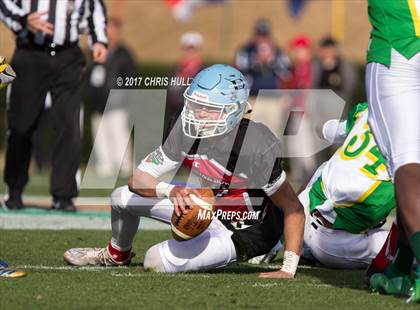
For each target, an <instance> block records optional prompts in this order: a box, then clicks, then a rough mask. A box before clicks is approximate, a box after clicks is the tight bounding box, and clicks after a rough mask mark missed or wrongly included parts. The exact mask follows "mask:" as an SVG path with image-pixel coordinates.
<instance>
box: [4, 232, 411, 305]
mask: <svg viewBox="0 0 420 310" xmlns="http://www.w3.org/2000/svg"><path fill="white" fill-rule="evenodd" d="M0 236H1V238H0V252H1V255H3V258H4V259H7V260H8V261H9V262H12V263H13V264H15V265H17V266H19V267H22V268H25V269H26V270H27V271H28V276H27V277H25V278H21V279H5V278H0V309H2V310H5V309H99V308H100V309H108V308H109V309H111V308H112V309H165V308H166V309H188V308H194V309H217V308H218V309H235V308H246V309H256V308H264V309H341V310H343V309H393V310H395V309H402V308H409V309H415V308H416V306H405V304H404V300H403V299H398V298H394V297H388V296H380V295H376V294H371V293H370V292H369V291H367V290H366V289H364V287H363V281H362V279H363V272H362V271H337V270H327V269H322V268H314V267H313V268H309V267H306V268H304V267H302V268H299V270H298V275H297V278H296V279H294V280H272V279H259V278H258V273H259V272H261V271H268V270H273V269H276V268H278V267H279V264H280V262H281V259H280V258H278V259H276V260H275V261H274V263H273V264H271V265H264V266H253V265H249V264H245V263H242V264H232V265H230V266H228V267H225V268H223V269H220V270H217V271H211V272H205V273H186V274H156V273H150V272H144V270H143V267H142V261H143V257H144V253H145V251H146V249H147V248H148V247H150V246H151V245H153V244H154V243H156V242H159V241H161V240H164V239H166V238H170V232H169V231H141V232H140V233H139V234H138V235H137V238H136V240H135V244H134V249H135V251H136V252H137V257H136V258H135V259H134V260H133V264H132V266H130V267H119V268H106V269H102V268H76V267H70V266H67V265H66V264H65V263H64V261H63V259H62V255H63V252H64V250H66V249H67V248H70V247H94V246H96V247H100V246H104V245H105V244H106V243H107V241H108V240H109V238H110V233H109V232H107V231H87V230H68V231H54V230H2V231H1V235H0ZM417 307H418V306H417Z"/></svg>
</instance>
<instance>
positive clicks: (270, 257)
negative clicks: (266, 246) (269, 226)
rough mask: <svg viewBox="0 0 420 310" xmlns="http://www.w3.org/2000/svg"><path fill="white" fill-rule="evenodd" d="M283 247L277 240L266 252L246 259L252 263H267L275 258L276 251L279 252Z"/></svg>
mask: <svg viewBox="0 0 420 310" xmlns="http://www.w3.org/2000/svg"><path fill="white" fill-rule="evenodd" d="M282 248H283V244H282V243H281V241H280V240H279V241H278V242H277V244H276V245H275V246H274V247H273V248H272V249H271V250H270V252H268V253H267V254H263V255H260V256H257V257H253V258H251V259H249V260H248V263H250V264H253V265H259V264H268V263H271V262H272V261H273V259H275V258H276V256H277V253H278V252H280V250H281V249H282Z"/></svg>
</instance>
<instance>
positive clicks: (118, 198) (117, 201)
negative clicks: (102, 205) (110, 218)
mask: <svg viewBox="0 0 420 310" xmlns="http://www.w3.org/2000/svg"><path fill="white" fill-rule="evenodd" d="M124 187H125V186H121V187H117V188H116V189H114V190H113V191H112V194H111V207H112V208H113V209H114V210H116V211H118V212H120V211H121V210H122V209H123V208H124V205H125V204H124V203H123V199H122V193H123V191H124Z"/></svg>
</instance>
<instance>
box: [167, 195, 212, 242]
mask: <svg viewBox="0 0 420 310" xmlns="http://www.w3.org/2000/svg"><path fill="white" fill-rule="evenodd" d="M197 190H198V192H199V193H200V194H201V197H200V198H198V197H197V196H196V195H194V194H190V198H191V200H192V201H193V203H194V204H193V205H192V206H189V208H188V212H187V213H185V214H181V215H180V216H177V215H176V214H175V212H173V213H172V219H171V230H172V236H173V237H174V239H175V240H177V241H185V240H189V239H191V238H194V237H196V236H198V235H199V234H201V233H202V232H203V231H205V230H206V229H207V227H209V225H210V223H211V221H212V219H213V211H214V210H213V206H214V203H215V198H214V194H213V191H212V190H211V189H210V188H199V189H197Z"/></svg>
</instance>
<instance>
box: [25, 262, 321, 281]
mask: <svg viewBox="0 0 420 310" xmlns="http://www.w3.org/2000/svg"><path fill="white" fill-rule="evenodd" d="M17 267H19V268H22V269H29V270H31V269H32V270H53V271H60V270H63V271H80V270H83V271H106V270H127V269H130V268H132V267H128V266H116V267H95V266H83V267H78V266H45V265H21V266H17ZM262 267H264V268H269V269H280V268H281V265H267V266H262ZM298 268H299V269H324V268H322V267H312V266H298ZM145 274H149V275H150V274H152V273H144V274H137V273H126V274H116V273H115V274H112V275H113V276H116V277H119V276H121V277H141V276H143V275H145ZM153 274H158V273H153ZM159 274H162V273H159ZM169 275H177V276H180V275H183V276H196V275H201V276H205V277H206V278H209V277H210V275H206V274H200V273H183V274H181V273H179V274H175V273H167V274H166V276H169Z"/></svg>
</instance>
